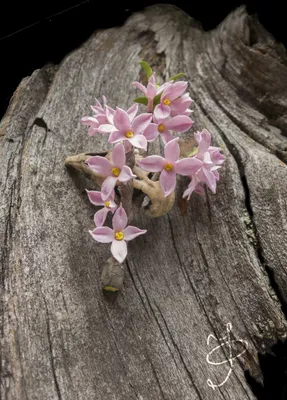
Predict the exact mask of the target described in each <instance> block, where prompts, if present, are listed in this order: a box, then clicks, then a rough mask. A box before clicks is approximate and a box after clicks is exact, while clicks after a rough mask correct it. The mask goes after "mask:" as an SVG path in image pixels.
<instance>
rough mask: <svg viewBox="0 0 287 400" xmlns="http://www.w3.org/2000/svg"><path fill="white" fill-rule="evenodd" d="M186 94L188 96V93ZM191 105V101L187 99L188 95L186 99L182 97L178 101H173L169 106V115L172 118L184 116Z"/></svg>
mask: <svg viewBox="0 0 287 400" xmlns="http://www.w3.org/2000/svg"><path fill="white" fill-rule="evenodd" d="M186 94H188V93H186ZM191 103H192V100H191V98H190V97H189V95H188V97H186V96H185V95H184V96H182V97H180V98H179V99H175V100H174V101H173V102H172V103H171V105H170V108H171V114H172V115H173V116H175V115H182V114H184V113H185V112H186V111H187V110H188V107H189V106H190V104H191Z"/></svg>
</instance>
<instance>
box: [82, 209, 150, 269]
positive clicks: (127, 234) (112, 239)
mask: <svg viewBox="0 0 287 400" xmlns="http://www.w3.org/2000/svg"><path fill="white" fill-rule="evenodd" d="M127 222H128V218H127V214H126V212H125V210H124V209H123V207H122V206H120V207H119V208H118V209H117V210H116V212H115V214H114V217H113V229H111V228H109V227H107V226H102V227H98V228H96V229H94V230H93V231H90V234H91V235H92V237H93V238H94V239H95V240H96V241H97V242H100V243H112V246H111V252H112V255H113V256H114V257H115V259H116V260H117V261H118V262H119V263H122V262H123V261H124V260H125V258H126V256H127V252H128V251H127V243H126V242H128V241H130V240H133V239H135V238H136V237H137V236H139V235H143V234H144V233H146V230H144V229H139V228H137V227H135V226H131V225H129V226H127Z"/></svg>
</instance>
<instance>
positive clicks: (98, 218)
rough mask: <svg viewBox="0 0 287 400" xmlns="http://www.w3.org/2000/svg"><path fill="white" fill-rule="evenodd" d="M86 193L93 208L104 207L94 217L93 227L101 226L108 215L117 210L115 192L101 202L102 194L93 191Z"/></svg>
mask: <svg viewBox="0 0 287 400" xmlns="http://www.w3.org/2000/svg"><path fill="white" fill-rule="evenodd" d="M86 192H87V195H88V197H89V200H90V202H91V203H92V204H94V205H95V206H104V207H103V208H101V209H100V210H99V211H97V212H96V213H95V216H94V221H95V225H96V226H97V227H98V226H103V225H104V223H105V221H106V218H107V215H108V213H109V212H111V213H114V212H115V211H116V209H117V204H116V203H115V192H114V190H113V191H112V194H111V196H110V197H109V198H108V199H107V200H103V195H102V192H99V191H95V190H86Z"/></svg>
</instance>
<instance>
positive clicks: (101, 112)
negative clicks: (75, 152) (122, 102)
mask: <svg viewBox="0 0 287 400" xmlns="http://www.w3.org/2000/svg"><path fill="white" fill-rule="evenodd" d="M103 104H104V106H102V105H101V103H100V102H99V100H97V99H96V104H95V105H94V106H91V109H92V110H93V112H94V116H93V117H83V118H82V119H81V123H82V124H83V125H87V126H89V130H88V134H89V136H94V135H95V133H97V132H99V131H98V127H99V126H100V125H102V124H107V123H108V122H109V116H113V114H114V113H115V110H113V109H112V108H111V107H109V106H107V99H106V98H105V96H103Z"/></svg>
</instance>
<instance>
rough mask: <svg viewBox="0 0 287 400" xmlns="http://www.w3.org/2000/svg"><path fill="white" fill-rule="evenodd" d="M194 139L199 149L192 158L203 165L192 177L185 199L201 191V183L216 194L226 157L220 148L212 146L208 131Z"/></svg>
mask: <svg viewBox="0 0 287 400" xmlns="http://www.w3.org/2000/svg"><path fill="white" fill-rule="evenodd" d="M194 138H195V140H196V141H197V143H198V149H197V153H196V154H195V155H194V156H193V157H192V158H193V159H197V160H200V161H201V162H202V165H201V168H200V169H199V170H198V171H197V172H196V174H193V175H194V176H190V178H191V182H190V184H189V185H188V188H187V189H186V190H185V192H184V193H183V197H187V198H188V199H189V198H190V196H191V194H192V193H193V192H194V191H196V192H198V191H199V190H201V189H200V187H199V186H200V183H205V184H206V185H207V186H208V187H209V189H210V190H211V191H212V192H213V193H215V192H216V182H217V181H218V180H219V173H218V169H219V168H221V167H220V166H221V164H223V162H224V160H225V156H224V155H223V154H221V153H220V151H221V148H220V147H213V146H210V144H211V135H210V133H209V132H208V131H207V130H206V129H203V131H202V132H196V133H195V134H194Z"/></svg>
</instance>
